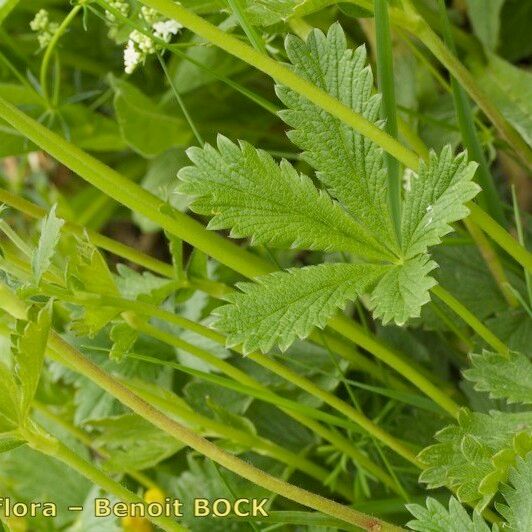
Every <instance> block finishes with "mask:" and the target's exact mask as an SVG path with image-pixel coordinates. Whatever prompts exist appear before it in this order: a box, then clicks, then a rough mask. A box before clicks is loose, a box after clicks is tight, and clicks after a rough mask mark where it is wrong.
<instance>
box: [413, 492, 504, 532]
mask: <svg viewBox="0 0 532 532" xmlns="http://www.w3.org/2000/svg"><path fill="white" fill-rule="evenodd" d="M406 507H407V508H408V511H409V512H410V513H411V514H412V515H413V516H414V517H415V519H414V520H412V521H410V522H409V523H407V526H408V528H409V529H410V530H418V531H419V532H490V531H492V532H495V531H497V530H498V527H497V525H494V526H493V528H490V527H489V526H488V525H487V524H486V522H485V521H484V520H483V519H482V517H481V516H480V515H479V514H478V513H477V512H473V517H471V516H470V515H469V514H468V512H467V511H466V509H465V508H464V507H463V506H462V505H461V504H460V503H459V502H458V501H457V500H456V499H455V498H454V497H451V499H450V500H449V508H448V509H447V508H445V506H443V505H442V504H441V503H439V502H438V501H437V500H436V499H432V498H431V497H429V498H428V499H427V501H426V506H421V505H419V504H408V505H407V506H406Z"/></svg>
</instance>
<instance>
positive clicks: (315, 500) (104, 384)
mask: <svg viewBox="0 0 532 532" xmlns="http://www.w3.org/2000/svg"><path fill="white" fill-rule="evenodd" d="M49 346H50V347H51V348H52V349H53V350H54V351H55V352H56V353H57V354H58V356H59V358H60V359H61V360H63V362H64V363H65V364H66V365H67V366H69V367H74V368H76V371H77V372H78V373H81V374H82V375H84V376H85V377H87V378H89V379H90V380H92V381H93V382H95V383H97V384H98V385H99V386H100V387H101V388H102V389H104V390H105V391H106V392H107V393H109V394H110V395H112V396H113V397H115V398H116V399H118V400H119V401H120V402H121V403H122V404H124V405H125V406H127V407H128V408H130V409H131V410H132V411H133V412H135V413H136V414H138V415H139V416H141V417H143V418H144V419H146V420H147V421H149V422H150V423H151V424H153V425H154V426H156V427H158V428H159V429H161V430H162V431H163V432H166V433H167V434H169V435H171V436H173V437H174V438H175V439H176V440H177V441H180V442H182V443H184V444H185V445H187V446H189V447H191V448H192V449H194V450H195V451H197V452H199V453H201V454H202V455H204V456H206V457H207V458H210V459H211V460H213V461H214V462H216V463H217V464H220V465H221V466H223V467H225V468H226V469H228V470H229V471H232V472H234V473H236V474H237V475H239V476H241V477H243V478H245V479H247V480H249V481H250V482H252V483H254V484H256V485H257V486H261V487H262V488H264V489H266V490H268V491H271V492H273V493H277V494H278V495H281V496H283V497H286V498H287V499H290V500H293V501H295V502H298V503H300V504H302V505H303V506H306V507H309V508H313V509H314V510H317V511H319V512H323V513H325V514H327V515H330V516H332V517H336V518H338V519H341V520H342V521H344V522H346V523H349V524H352V525H355V526H359V527H360V528H362V529H364V530H370V531H371V530H375V527H376V526H380V527H381V528H380V530H381V531H382V532H385V531H396V530H400V528H399V527H396V526H395V525H392V524H388V523H385V522H382V521H380V520H378V519H375V518H373V517H370V516H368V515H365V514H363V513H361V512H357V511H355V510H352V509H351V508H348V507H347V506H343V505H341V504H338V503H336V502H334V501H331V500H329V499H326V498H324V497H321V496H320V495H316V494H314V493H311V492H309V491H307V490H304V489H302V488H298V487H297V486H294V485H292V484H289V483H287V482H284V481H282V480H279V479H277V478H275V477H272V476H271V475H269V474H267V473H265V472H263V471H261V470H260V469H257V468H256V467H254V466H252V465H250V464H248V463H246V462H244V461H243V460H241V459H239V458H237V457H236V456H233V455H231V454H229V453H227V452H226V451H224V450H222V449H220V448H219V447H217V446H216V445H214V444H213V443H211V442H210V441H208V440H206V439H205V438H202V437H201V436H198V435H197V434H196V433H194V432H193V431H191V430H189V429H187V428H186V427H184V426H183V425H181V424H180V423H177V422H176V421H174V420H172V419H170V418H169V417H168V416H166V415H165V414H163V413H162V412H161V411H160V410H158V409H156V408H154V407H153V406H151V405H149V404H148V403H146V402H145V401H143V400H142V399H141V398H140V397H138V396H137V395H136V394H134V393H132V392H131V391H130V390H128V389H127V388H126V387H124V386H123V385H122V384H120V383H118V382H116V381H115V380H114V379H113V378H112V377H111V376H109V375H108V374H107V373H105V372H104V371H103V370H102V369H100V368H99V367H98V366H96V365H94V364H93V363H92V362H90V361H89V360H88V359H86V358H85V357H84V356H83V355H81V353H79V352H78V351H77V350H76V349H74V348H73V347H72V346H71V345H70V344H68V343H66V342H65V341H64V340H63V339H62V338H61V337H60V336H59V335H57V334H56V333H54V332H52V333H51V335H50V338H49Z"/></svg>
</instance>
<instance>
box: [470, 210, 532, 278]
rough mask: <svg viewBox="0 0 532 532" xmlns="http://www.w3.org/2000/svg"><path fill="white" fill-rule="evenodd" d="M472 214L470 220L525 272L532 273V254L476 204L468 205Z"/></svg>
mask: <svg viewBox="0 0 532 532" xmlns="http://www.w3.org/2000/svg"><path fill="white" fill-rule="evenodd" d="M467 206H468V208H469V210H470V211H471V214H470V215H469V219H470V220H472V221H473V222H474V223H476V224H477V225H478V226H479V227H480V228H481V229H482V230H483V231H484V232H485V233H486V234H487V235H488V236H489V237H490V238H491V239H492V240H493V241H494V242H496V243H497V244H499V246H500V247H501V248H502V249H504V251H506V253H508V255H510V256H511V257H513V258H514V259H515V260H516V261H517V262H518V263H519V264H521V266H523V268H525V270H527V271H532V253H530V252H529V251H528V250H527V249H526V248H525V247H524V246H521V245H520V244H519V242H518V241H517V240H515V239H514V238H513V237H512V236H511V235H510V234H509V233H507V232H506V231H505V230H504V229H503V228H502V227H501V226H500V225H499V224H498V223H497V222H496V221H495V220H494V219H493V218H491V217H490V216H489V215H488V214H486V213H485V212H484V211H483V210H482V209H481V208H480V207H479V206H478V205H476V204H475V203H469V204H468V205H467Z"/></svg>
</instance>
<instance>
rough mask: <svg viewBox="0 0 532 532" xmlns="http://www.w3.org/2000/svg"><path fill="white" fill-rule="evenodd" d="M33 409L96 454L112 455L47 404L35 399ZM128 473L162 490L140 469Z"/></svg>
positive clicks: (148, 486)
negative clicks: (97, 445)
mask: <svg viewBox="0 0 532 532" xmlns="http://www.w3.org/2000/svg"><path fill="white" fill-rule="evenodd" d="M32 407H33V410H34V411H36V412H38V413H39V414H40V415H42V416H43V417H45V418H46V419H48V420H50V421H52V423H55V424H56V425H58V426H59V427H61V428H62V429H63V430H65V431H66V432H68V433H69V434H70V435H71V436H73V437H74V438H75V439H76V440H78V441H79V442H81V443H82V444H83V445H85V447H87V448H88V449H90V450H91V451H92V452H94V453H95V454H96V455H99V456H101V457H102V458H109V457H110V455H109V454H107V452H105V450H104V449H101V448H99V447H96V446H95V445H94V442H93V441H92V439H91V437H90V436H89V435H88V434H87V433H86V432H84V431H83V430H81V429H79V428H77V427H74V426H73V425H71V424H70V423H69V422H68V421H66V420H65V419H63V418H62V417H61V416H58V415H57V414H55V413H54V412H52V411H51V410H50V409H49V408H47V407H46V406H45V405H43V404H41V403H39V402H38V401H36V400H35V399H34V400H33V402H32ZM124 472H125V473H126V474H127V475H129V476H130V477H131V478H132V479H133V480H136V481H137V482H138V483H139V484H140V485H142V486H144V487H145V488H147V489H150V488H157V489H159V490H160V488H159V486H157V484H155V482H153V480H151V479H150V478H148V477H147V476H146V475H144V474H142V473H140V472H139V471H133V470H129V469H128V470H126V471H124Z"/></svg>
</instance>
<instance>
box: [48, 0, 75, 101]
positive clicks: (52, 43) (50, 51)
mask: <svg viewBox="0 0 532 532" xmlns="http://www.w3.org/2000/svg"><path fill="white" fill-rule="evenodd" d="M82 8H83V6H82V5H81V3H79V4H78V5H77V6H75V7H73V8H72V10H71V11H70V13H69V14H68V15H67V16H66V17H65V19H64V20H63V22H61V24H60V26H59V28H58V29H57V31H56V32H55V33H54V35H53V36H52V39H51V40H50V42H49V43H48V46H47V47H46V50H45V52H44V57H43V59H42V63H41V72H40V77H39V81H40V84H41V90H42V92H43V95H44V97H45V98H46V100H49V93H48V71H49V68H50V60H51V59H52V54H53V52H54V50H55V47H56V45H57V43H58V42H59V39H60V38H61V37H62V36H63V34H64V33H65V31H66V30H67V29H68V27H69V26H70V24H71V23H72V21H73V20H74V19H75V18H76V15H77V14H78V13H79V12H80V11H81V9H82ZM58 82H59V81H58V80H57V83H58ZM56 103H57V102H54V104H56Z"/></svg>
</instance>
